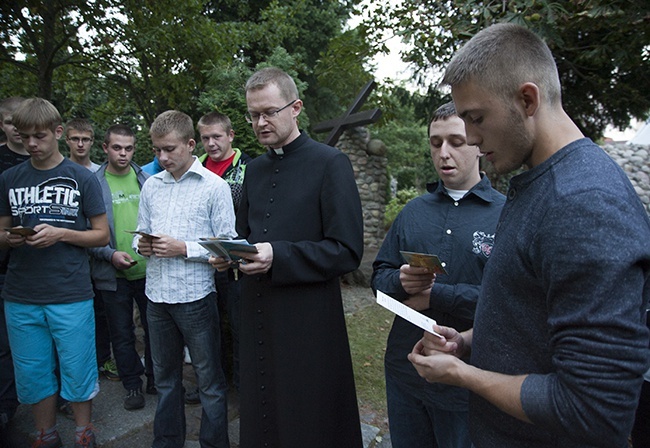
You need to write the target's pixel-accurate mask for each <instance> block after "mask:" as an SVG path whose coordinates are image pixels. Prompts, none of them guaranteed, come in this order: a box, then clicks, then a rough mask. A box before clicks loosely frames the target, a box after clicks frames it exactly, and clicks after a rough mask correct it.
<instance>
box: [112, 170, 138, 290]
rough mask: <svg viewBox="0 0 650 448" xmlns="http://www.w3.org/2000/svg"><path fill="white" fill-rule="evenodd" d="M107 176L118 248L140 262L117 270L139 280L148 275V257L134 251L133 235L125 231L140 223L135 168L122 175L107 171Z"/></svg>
mask: <svg viewBox="0 0 650 448" xmlns="http://www.w3.org/2000/svg"><path fill="white" fill-rule="evenodd" d="M105 176H106V182H108V187H109V188H110V189H111V196H112V198H113V221H114V226H115V243H116V249H117V250H119V251H123V252H127V253H128V254H129V255H131V257H133V259H134V260H135V261H137V262H138V264H136V265H135V266H132V267H130V268H129V269H126V270H124V271H117V276H118V277H122V278H124V277H126V279H127V280H139V279H141V278H144V277H145V275H146V270H147V259H146V258H144V257H142V256H141V255H138V254H136V253H135V252H134V250H133V249H132V248H131V242H132V241H133V235H131V234H130V233H127V232H125V230H133V229H135V228H136V227H137V225H138V206H139V204H140V186H139V185H138V178H137V177H136V174H135V171H134V170H133V169H131V170H130V171H129V172H128V173H127V174H124V175H121V176H118V175H115V174H111V173H109V172H108V171H106V172H105Z"/></svg>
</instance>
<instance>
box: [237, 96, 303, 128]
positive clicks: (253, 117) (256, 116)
mask: <svg viewBox="0 0 650 448" xmlns="http://www.w3.org/2000/svg"><path fill="white" fill-rule="evenodd" d="M296 101H298V100H293V101H292V102H290V103H289V104H286V105H284V106H282V107H281V108H279V109H276V110H273V111H269V112H262V113H257V112H249V113H247V114H246V117H245V118H246V121H248V122H249V123H251V124H253V123H257V122H258V121H259V120H260V117H261V118H264V120H265V121H268V120H269V119H270V118H275V117H277V116H278V114H279V113H280V112H282V111H283V110H285V109H286V108H287V107H289V106H291V105H292V104H293V103H295V102H296Z"/></svg>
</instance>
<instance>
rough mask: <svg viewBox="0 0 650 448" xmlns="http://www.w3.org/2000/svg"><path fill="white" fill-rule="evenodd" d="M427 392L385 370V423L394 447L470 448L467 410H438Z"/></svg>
mask: <svg viewBox="0 0 650 448" xmlns="http://www.w3.org/2000/svg"><path fill="white" fill-rule="evenodd" d="M426 394H427V391H426V390H425V389H423V388H421V387H416V386H411V385H409V384H404V383H403V382H401V381H399V379H396V378H395V377H393V376H392V375H391V374H390V373H388V372H386V400H387V405H388V424H389V426H390V440H391V444H392V446H393V448H434V447H435V448H470V447H471V446H472V443H471V441H470V440H469V428H468V421H469V417H468V412H467V411H463V412H451V411H447V410H443V409H439V408H437V407H436V406H434V405H433V404H432V403H431V402H429V401H428V400H427V398H426V397H427V395H426Z"/></svg>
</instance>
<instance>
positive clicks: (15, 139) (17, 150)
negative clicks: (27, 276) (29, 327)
mask: <svg viewBox="0 0 650 448" xmlns="http://www.w3.org/2000/svg"><path fill="white" fill-rule="evenodd" d="M23 101H24V98H20V97H10V98H6V99H4V100H2V101H0V128H1V129H2V131H3V132H4V134H5V136H6V143H5V144H3V145H0V174H2V172H4V171H5V170H8V169H9V168H11V167H12V166H14V165H18V164H19V163H22V162H24V161H25V160H27V159H29V153H28V152H27V151H26V150H25V148H24V147H23V141H22V140H21V139H20V135H18V131H16V128H15V127H14V125H13V124H12V115H13V113H14V111H15V110H16V109H18V106H20V104H21V103H22V102H23ZM8 259H9V251H4V250H0V292H2V286H3V285H4V277H5V273H6V272H7V262H8ZM17 407H18V398H17V396H16V383H15V378H14V366H13V360H12V358H11V349H10V347H9V338H8V336H7V324H6V322H5V312H4V301H3V300H2V298H0V445H1V446H10V445H9V441H8V440H6V438H7V434H5V428H6V426H7V424H8V423H9V420H11V418H12V417H13V416H14V414H15V413H16V408H17Z"/></svg>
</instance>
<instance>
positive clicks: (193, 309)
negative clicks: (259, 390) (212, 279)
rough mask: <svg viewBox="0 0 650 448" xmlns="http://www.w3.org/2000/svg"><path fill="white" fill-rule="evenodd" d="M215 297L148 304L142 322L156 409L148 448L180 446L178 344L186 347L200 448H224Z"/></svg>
mask: <svg viewBox="0 0 650 448" xmlns="http://www.w3.org/2000/svg"><path fill="white" fill-rule="evenodd" d="M216 302H217V301H216V295H215V293H211V294H209V295H208V296H206V297H204V298H203V299H201V300H197V301H195V302H190V303H178V304H170V303H155V302H152V301H149V305H148V308H147V319H148V321H149V337H150V340H151V355H152V358H153V366H154V375H155V377H156V388H157V389H158V408H157V409H156V417H155V420H154V425H153V433H154V441H153V444H152V448H181V447H182V446H183V444H184V443H185V403H184V397H183V384H182V381H183V344H185V345H187V347H188V348H189V350H190V356H191V358H192V366H193V367H194V371H195V373H196V376H197V380H198V383H199V397H200V398H201V405H202V406H203V413H202V415H201V429H200V432H199V442H200V444H201V447H202V448H208V447H210V448H212V447H214V448H229V447H230V443H229V441H228V406H227V402H226V400H227V390H228V386H227V384H226V379H225V376H224V374H223V370H222V368H221V355H220V339H219V312H218V311H217V303H216Z"/></svg>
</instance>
